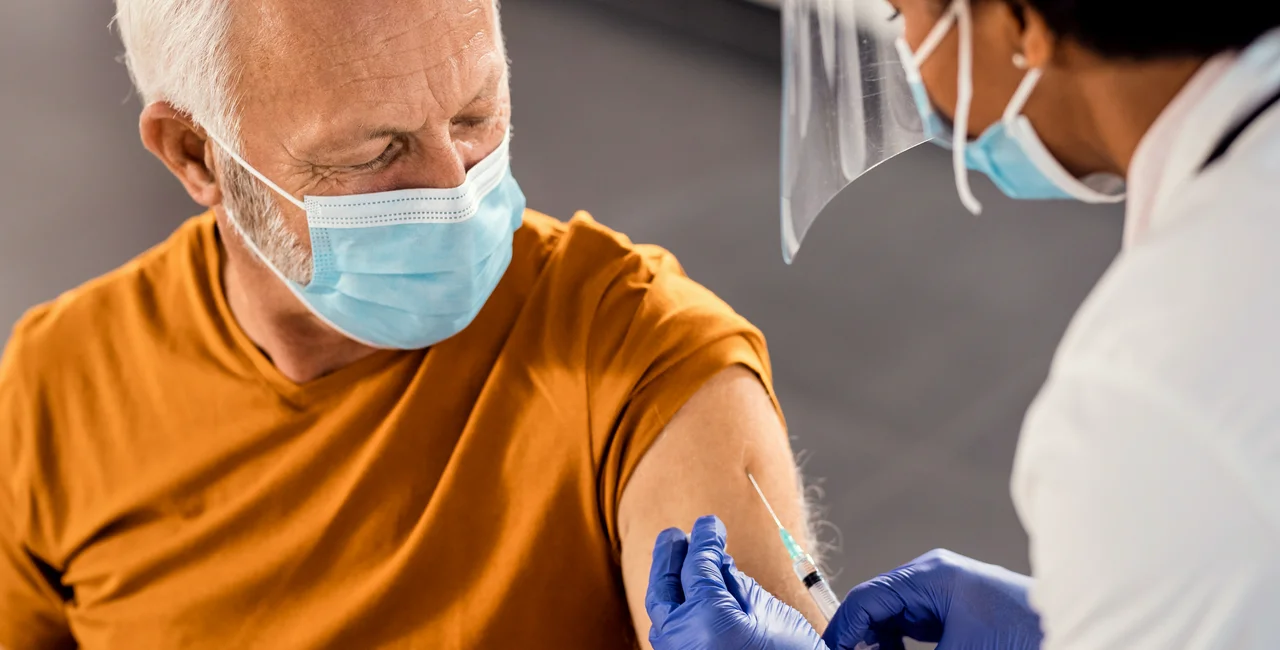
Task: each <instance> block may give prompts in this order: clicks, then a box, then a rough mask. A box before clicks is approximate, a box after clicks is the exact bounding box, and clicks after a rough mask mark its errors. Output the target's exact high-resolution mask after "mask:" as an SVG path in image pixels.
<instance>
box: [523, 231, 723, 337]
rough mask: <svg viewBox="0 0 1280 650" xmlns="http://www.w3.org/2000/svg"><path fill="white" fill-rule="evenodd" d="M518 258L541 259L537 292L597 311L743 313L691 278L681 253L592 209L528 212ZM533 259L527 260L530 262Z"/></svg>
mask: <svg viewBox="0 0 1280 650" xmlns="http://www.w3.org/2000/svg"><path fill="white" fill-rule="evenodd" d="M520 234H521V235H523V238H521V237H517V243H516V246H517V253H516V254H517V257H523V258H525V259H526V260H529V259H530V258H536V263H535V264H530V265H529V266H530V267H533V266H535V265H536V269H537V271H536V276H537V278H536V283H535V284H534V286H533V289H532V290H533V295H534V296H535V297H538V296H540V297H541V298H542V299H544V300H546V299H551V300H556V301H557V302H564V301H568V300H571V301H573V302H575V303H577V304H579V305H581V306H582V307H584V308H591V309H592V310H595V311H596V312H599V311H603V310H606V309H610V308H612V309H613V310H614V311H617V310H618V309H619V308H620V309H621V310H622V311H626V310H640V309H641V308H642V306H643V307H644V309H645V310H646V311H650V312H652V311H654V310H657V311H664V312H680V313H681V316H682V317H683V316H686V315H688V316H694V315H697V314H699V313H700V314H702V315H704V316H706V315H712V316H718V317H721V318H724V319H730V320H733V321H735V322H737V321H739V320H741V317H740V316H738V315H737V314H736V313H734V312H733V310H732V309H731V308H729V306H728V305H726V304H725V303H724V302H723V301H721V300H720V299H719V298H718V297H717V296H716V295H715V294H714V293H712V292H711V291H710V290H708V289H707V288H705V287H703V286H702V285H700V284H698V283H697V282H695V281H693V280H692V279H690V278H689V277H688V276H687V275H686V274H685V272H684V268H683V267H682V266H681V265H680V263H679V261H677V260H676V257H675V256H674V255H672V254H671V253H670V252H669V251H667V250H666V249H665V248H662V247H661V246H656V245H652V244H637V243H634V242H632V241H631V239H630V238H629V237H627V236H626V235H625V234H622V233H620V232H617V231H615V230H613V229H611V228H609V227H607V226H604V225H603V224H601V223H599V222H597V221H596V220H595V219H594V218H592V216H591V215H590V214H588V213H586V212H578V213H576V214H575V215H574V216H573V218H572V219H570V220H568V221H561V220H559V219H555V218H552V217H549V216H546V215H544V214H541V213H537V212H533V211H528V212H526V213H525V220H524V228H523V229H522V233H520ZM526 263H527V261H526Z"/></svg>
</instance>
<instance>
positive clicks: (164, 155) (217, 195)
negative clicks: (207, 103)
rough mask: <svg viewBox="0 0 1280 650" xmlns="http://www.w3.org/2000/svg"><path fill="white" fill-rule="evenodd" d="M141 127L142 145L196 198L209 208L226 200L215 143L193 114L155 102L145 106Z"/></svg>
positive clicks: (167, 104) (139, 122)
mask: <svg viewBox="0 0 1280 650" xmlns="http://www.w3.org/2000/svg"><path fill="white" fill-rule="evenodd" d="M138 130H139V132H141V134H142V144H143V145H144V146H146V148H147V150H148V151H150V152H151V153H152V154H154V155H155V157H156V158H159V159H160V162H163V163H164V165H165V167H168V168H169V171H170V172H172V173H173V175H174V176H177V177H178V180H179V181H181V182H182V186H183V187H185V188H187V194H190V195H191V198H192V200H194V201H195V202H196V203H199V204H200V205H203V206H205V207H213V206H215V205H217V204H219V203H221V202H222V189H221V186H220V185H219V184H218V178H217V175H216V174H215V173H214V171H213V170H214V164H213V146H214V145H213V144H212V142H211V141H210V140H209V139H208V138H207V137H206V136H205V133H204V131H203V130H201V129H199V128H198V127H196V126H195V124H194V123H193V122H192V120H191V118H190V117H189V116H187V115H186V114H185V113H182V112H180V111H178V110H177V109H175V108H174V107H173V106H172V105H171V104H169V103H168V102H154V103H152V104H149V105H148V106H147V107H146V108H144V109H142V117H141V118H140V119H139V120H138Z"/></svg>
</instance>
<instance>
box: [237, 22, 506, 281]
mask: <svg viewBox="0 0 1280 650" xmlns="http://www.w3.org/2000/svg"><path fill="white" fill-rule="evenodd" d="M238 4H239V7H237V8H236V9H235V13H236V15H235V17H234V24H233V27H232V34H231V38H230V43H231V49H232V56H233V58H234V62H235V63H236V64H238V66H239V69H240V70H241V71H242V72H241V77H240V79H239V80H238V81H237V82H236V83H235V90H236V95H237V97H238V99H239V102H240V104H239V109H240V120H241V131H240V135H241V141H242V142H243V143H244V146H243V151H242V152H241V153H242V155H243V156H244V158H245V159H246V160H247V161H248V162H249V163H250V164H251V165H253V166H254V167H255V168H256V169H257V170H258V171H260V172H261V173H262V174H264V175H266V176H267V177H268V178H270V179H271V180H273V181H274V182H275V183H276V184H278V185H280V186H281V187H282V188H284V189H285V190H286V191H288V192H291V193H293V194H294V196H296V197H301V196H304V195H314V196H338V195H348V194H364V193H370V192H382V191H389V190H399V189H407V188H449V187H456V186H458V185H460V184H461V183H462V182H463V180H464V179H465V176H466V171H467V170H468V169H470V168H471V167H472V166H473V165H475V164H476V163H477V162H479V161H480V160H482V159H483V158H484V157H485V156H487V155H488V154H489V153H491V152H492V151H493V150H494V149H496V148H497V147H498V145H499V144H501V142H502V139H503V136H504V135H505V133H506V130H507V128H508V125H509V120H510V91H509V88H508V84H507V62H506V55H505V51H504V48H503V44H502V36H501V33H500V32H499V27H498V19H497V8H496V6H495V2H494V0H361V1H360V2H309V1H306V0H263V1H262V2H257V3H253V4H244V3H238ZM223 171H224V174H229V172H230V171H231V170H227V169H226V168H225V167H224V170H223ZM235 176H239V177H240V179H243V178H244V177H243V175H235ZM224 184H227V185H232V186H234V185H236V184H237V182H236V181H235V180H232V179H227V178H225V177H224ZM241 184H242V183H241ZM227 189H228V193H229V194H230V195H231V197H232V198H233V199H234V198H235V195H236V194H237V188H235V187H228V188H227ZM263 189H265V188H261V187H259V188H258V190H259V191H261V190H263ZM242 191H243V188H242ZM273 201H274V203H275V206H274V207H275V208H276V209H278V210H279V213H280V214H281V215H282V219H281V223H280V225H281V226H283V229H284V230H285V231H286V232H284V233H278V234H279V235H281V236H283V237H285V238H287V239H296V241H297V242H299V244H300V245H301V246H304V247H305V248H306V251H305V252H306V253H307V254H308V255H309V247H310V240H309V235H308V231H307V226H306V215H305V214H304V213H303V211H302V210H300V209H298V208H297V207H295V206H293V205H291V204H289V203H288V202H286V201H284V200H283V199H281V198H279V197H273ZM232 203H234V204H242V203H244V201H236V200H233V201H232ZM249 203H253V202H249ZM236 207H237V208H238V209H240V210H246V207H247V206H244V205H236ZM237 217H238V218H239V219H240V220H242V221H245V222H252V221H254V220H255V219H257V220H261V219H262V218H263V216H262V215H248V214H246V215H237ZM250 230H251V231H253V230H255V229H254V228H250ZM251 234H252V233H251ZM260 243H265V242H260ZM266 248H274V246H270V245H268V246H266ZM273 252H274V251H267V254H268V256H271V257H274V255H273V254H272V253H273Z"/></svg>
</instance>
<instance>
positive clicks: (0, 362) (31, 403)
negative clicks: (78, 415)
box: [0, 334, 75, 650]
mask: <svg viewBox="0 0 1280 650" xmlns="http://www.w3.org/2000/svg"><path fill="white" fill-rule="evenodd" d="M20 345H21V341H20V337H19V336H18V335H16V334H15V336H14V339H13V340H12V341H11V342H10V343H9V345H8V346H7V348H6V351H5V353H4V356H3V359H0V648H4V649H5V650H48V649H53V648H74V647H75V641H74V639H73V638H72V637H71V632H70V630H69V628H68V626H67V621H66V617H65V616H64V614H63V602H62V599H61V598H60V597H59V596H58V594H57V593H55V591H54V589H53V587H52V586H51V584H50V583H49V582H48V581H47V580H46V578H45V576H44V574H43V573H42V572H41V565H40V564H39V563H40V562H42V560H40V559H39V556H38V555H36V554H35V553H34V552H33V551H32V549H31V548H30V545H29V544H28V540H27V539H26V534H25V533H24V532H23V531H24V530H25V529H26V528H27V526H26V525H25V524H24V522H25V517H24V516H23V514H22V513H23V512H25V511H26V508H24V507H23V506H24V504H28V505H29V502H28V498H29V497H28V495H29V491H28V490H27V489H26V488H25V487H24V486H23V483H24V481H25V477H27V476H29V470H30V467H31V462H30V459H29V458H28V456H29V454H30V449H29V446H30V441H32V440H34V437H35V436H36V435H37V434H38V431H36V427H38V426H39V422H40V420H41V418H40V416H39V413H40V409H41V407H40V404H39V401H38V399H37V398H36V393H37V391H36V390H35V389H34V388H35V387H34V386H33V385H32V379H31V375H30V373H28V372H26V371H25V368H24V367H23V364H22V363H21V362H20V361H19V359H18V357H19V354H18V352H17V350H18V348H19V346H20Z"/></svg>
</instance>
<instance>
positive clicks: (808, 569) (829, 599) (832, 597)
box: [747, 472, 840, 621]
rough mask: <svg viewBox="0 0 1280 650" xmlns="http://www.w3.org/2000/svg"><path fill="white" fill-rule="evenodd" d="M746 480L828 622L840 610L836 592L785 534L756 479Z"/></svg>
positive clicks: (797, 575)
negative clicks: (754, 491)
mask: <svg viewBox="0 0 1280 650" xmlns="http://www.w3.org/2000/svg"><path fill="white" fill-rule="evenodd" d="M747 478H748V479H751V485H752V486H753V487H755V489H756V494H759V495H760V501H762V502H764V507H765V508H766V509H767V510H768V511H769V516H770V517H773V523H775V524H777V525H778V536H779V537H781V538H782V545H783V546H785V547H786V549H787V554H788V555H790V556H791V568H792V569H793V570H795V572H796V577H797V578H800V581H801V582H803V583H804V587H805V589H808V590H809V596H810V597H811V598H813V602H814V603H817V605H818V609H819V610H820V611H821V612H822V616H823V617H824V618H826V619H827V620H828V621H830V620H831V617H833V616H835V615H836V610H837V609H840V599H839V598H836V592H834V591H832V590H831V585H830V584H828V583H827V579H826V578H824V577H823V576H822V572H821V571H819V570H818V565H817V564H816V563H814V561H813V558H812V557H809V554H808V553H805V552H804V549H803V548H800V544H798V543H796V539H795V538H794V537H792V536H791V533H789V532H787V529H786V528H784V527H783V526H782V521H780V520H779V519H778V514H777V513H775V512H774V511H773V506H771V505H769V500H768V499H766V498H765V497H764V492H763V491H762V490H761V489H760V484H759V483H756V477H754V476H752V475H751V472H747Z"/></svg>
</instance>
